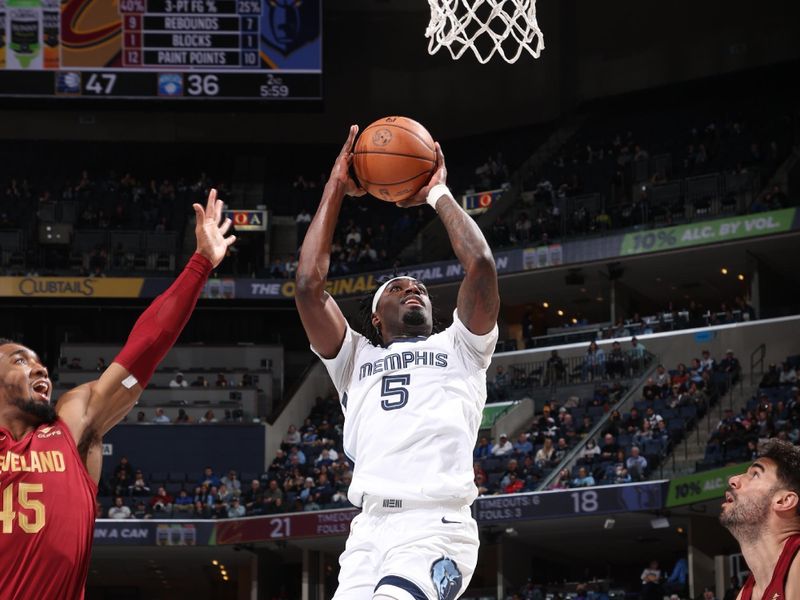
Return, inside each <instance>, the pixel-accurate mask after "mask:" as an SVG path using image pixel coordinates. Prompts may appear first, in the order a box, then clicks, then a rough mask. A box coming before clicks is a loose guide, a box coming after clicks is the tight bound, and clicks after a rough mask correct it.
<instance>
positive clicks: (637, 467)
mask: <svg viewBox="0 0 800 600" xmlns="http://www.w3.org/2000/svg"><path fill="white" fill-rule="evenodd" d="M625 468H626V469H627V470H628V473H630V475H631V479H633V481H642V479H644V473H645V471H646V470H647V459H646V458H645V457H644V456H642V455H641V454H640V451H639V447H638V446H633V447H632V448H631V455H630V456H629V457H628V459H627V460H626V461H625Z"/></svg>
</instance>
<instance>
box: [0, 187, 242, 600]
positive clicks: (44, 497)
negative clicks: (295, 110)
mask: <svg viewBox="0 0 800 600" xmlns="http://www.w3.org/2000/svg"><path fill="white" fill-rule="evenodd" d="M194 210H195V213H196V216H197V225H196V227H195V236H196V238H197V250H196V252H195V253H194V255H193V256H192V258H191V259H190V260H189V263H188V264H187V265H186V268H185V269H184V270H183V272H182V273H181V274H180V275H179V276H178V277H177V279H176V280H175V282H174V283H173V284H172V286H170V288H169V289H168V290H167V291H166V292H164V293H163V294H162V295H161V296H159V297H158V298H156V299H155V300H154V301H153V303H152V304H151V305H150V306H149V307H148V308H147V309H146V310H145V311H144V313H142V315H141V316H140V317H139V319H138V320H137V321H136V324H135V325H134V327H133V329H132V331H131V333H130V336H129V337H128V340H127V342H126V343H125V346H124V347H123V348H122V350H121V351H120V353H119V354H118V355H117V357H116V358H115V359H114V361H113V362H112V364H111V365H110V366H109V367H108V368H107V369H106V370H105V371H104V372H103V374H102V375H100V377H99V378H98V379H97V380H95V381H90V382H88V383H85V384H83V385H79V386H77V387H75V388H73V389H71V390H69V391H68V392H66V393H64V394H63V395H62V396H61V397H60V398H59V399H58V402H57V403H53V402H52V401H51V400H52V381H51V380H50V377H49V376H48V372H47V369H46V368H45V366H44V365H43V364H42V361H41V359H40V358H39V356H37V354H36V353H35V352H34V351H33V350H31V349H30V348H27V347H25V346H23V345H21V344H17V343H15V342H13V341H11V340H7V339H0V549H2V556H3V568H2V569H0V597H2V598H13V599H14V600H51V599H56V598H58V599H68V600H73V599H77V598H83V592H84V586H85V582H86V574H87V571H88V567H89V557H90V552H91V547H92V538H93V532H94V517H95V495H96V493H97V482H98V480H99V478H100V471H101V466H102V465H101V463H102V447H101V446H102V444H101V442H102V438H103V435H104V434H105V433H106V432H107V431H108V430H109V429H111V428H112V427H113V426H114V425H116V424H117V423H118V422H119V421H120V420H122V418H123V417H124V416H125V415H126V414H127V413H128V411H130V410H131V408H133V406H134V404H135V403H136V401H137V400H138V398H139V396H140V395H141V393H142V390H143V389H144V388H145V387H146V386H147V382H148V381H149V380H150V378H151V377H152V375H153V372H154V371H155V368H156V366H157V365H158V363H159V362H160V361H161V359H162V358H163V357H164V355H165V354H166V353H167V352H168V351H169V349H170V348H171V347H172V345H173V344H174V343H175V340H177V338H178V335H179V334H180V332H181V331H182V330H183V327H184V326H185V325H186V322H187V321H188V320H189V316H190V315H191V313H192V311H193V310H194V306H195V304H196V302H197V298H198V297H199V295H200V292H201V291H202V289H203V286H204V285H205V282H206V280H207V278H208V275H209V273H210V272H211V270H212V269H213V268H214V267H216V266H217V265H218V264H219V263H220V262H221V261H222V258H223V257H224V256H225V252H226V250H227V248H228V246H229V245H230V244H231V243H232V242H233V241H234V239H235V238H234V236H229V237H227V238H226V237H225V234H226V232H227V230H228V228H229V227H230V221H229V220H226V221H225V222H223V223H222V224H220V219H221V216H222V201H221V200H217V197H216V191H215V190H212V191H211V193H210V194H209V197H208V202H207V204H206V206H205V208H203V207H202V206H200V205H199V204H195V205H194Z"/></svg>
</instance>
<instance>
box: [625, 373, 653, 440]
mask: <svg viewBox="0 0 800 600" xmlns="http://www.w3.org/2000/svg"><path fill="white" fill-rule="evenodd" d="M648 381H652V379H650V380H648ZM643 421H644V419H642V417H641V416H639V410H638V409H637V408H636V407H634V408H632V409H631V412H630V414H628V416H627V418H626V419H625V420H624V421H623V422H622V429H623V430H624V431H625V432H626V433H628V434H630V435H634V434H635V433H636V432H637V431H639V430H640V429H641V428H642V422H643Z"/></svg>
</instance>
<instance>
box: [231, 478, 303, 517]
mask: <svg viewBox="0 0 800 600" xmlns="http://www.w3.org/2000/svg"><path fill="white" fill-rule="evenodd" d="M312 481H313V479H312ZM263 495H264V494H263V490H262V489H261V482H260V481H259V480H258V479H253V480H252V481H251V482H250V487H249V488H248V489H247V491H245V492H244V493H242V500H243V501H244V506H245V508H246V509H247V510H251V509H252V508H253V507H254V506H255V505H256V504H258V503H259V502H261V498H262V497H263Z"/></svg>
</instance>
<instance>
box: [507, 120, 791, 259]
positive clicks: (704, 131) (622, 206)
mask: <svg viewBox="0 0 800 600" xmlns="http://www.w3.org/2000/svg"><path fill="white" fill-rule="evenodd" d="M698 115H699V116H697V117H696V118H695V119H694V120H692V122H686V121H684V120H683V119H682V117H681V115H680V114H678V113H676V114H674V115H669V114H667V115H666V119H665V118H664V117H665V116H664V115H660V117H659V118H660V120H661V121H663V124H662V127H661V129H660V130H656V131H654V130H653V128H652V127H650V126H648V124H649V123H650V119H649V118H648V116H647V115H645V116H642V115H638V116H632V117H629V118H627V119H625V118H623V119H621V120H618V121H614V119H613V118H612V119H604V118H602V117H601V118H599V119H595V120H594V121H590V122H589V123H588V124H587V125H586V126H585V127H584V128H583V129H582V130H581V131H580V132H578V134H577V135H576V137H575V138H574V139H573V140H572V141H571V142H569V143H568V144H567V145H565V146H564V147H563V148H561V150H560V151H558V152H557V153H556V154H555V156H554V157H553V159H552V160H551V161H550V162H549V164H546V165H544V166H543V167H542V168H540V169H537V170H529V171H527V172H525V173H524V174H523V185H524V187H525V189H527V190H528V191H529V192H530V195H531V201H530V202H529V203H528V205H527V206H526V207H525V208H522V207H520V208H519V209H518V211H517V212H516V214H514V215H512V216H510V217H507V218H506V217H498V219H497V221H496V222H495V225H494V227H493V229H492V238H493V241H494V243H495V244H497V245H498V246H506V245H513V244H521V243H535V244H540V245H545V244H548V243H550V242H551V241H552V240H554V239H560V238H563V237H565V236H574V235H585V234H587V233H602V232H604V231H607V230H609V229H612V228H621V227H622V228H624V227H633V226H645V225H652V224H653V223H654V222H656V220H657V219H659V218H660V217H663V220H662V221H661V222H660V223H659V224H661V225H670V224H672V223H673V220H675V221H676V222H679V221H682V220H685V218H683V217H685V211H682V210H681V209H679V208H678V209H671V208H672V207H668V206H661V205H659V204H658V202H655V201H653V200H652V199H651V198H650V195H651V193H652V187H653V186H658V185H659V184H663V183H666V182H667V181H677V180H681V179H682V178H685V177H692V176H698V175H702V174H707V173H714V172H719V173H723V174H726V175H730V176H731V177H730V178H731V180H738V181H743V180H748V181H750V182H751V183H750V184H749V187H747V189H746V190H745V189H741V190H739V189H724V190H722V189H721V190H719V196H721V197H719V198H718V201H719V202H720V204H721V205H723V206H730V207H733V210H734V211H736V208H735V207H736V206H737V205H739V206H741V212H750V213H755V212H761V211H765V210H775V209H778V208H785V207H786V206H788V205H789V204H790V201H789V198H788V196H787V195H786V193H785V190H782V189H781V188H780V186H771V187H770V188H768V189H766V190H764V191H762V192H760V193H756V194H751V193H750V192H751V191H752V190H753V189H761V187H762V186H763V182H765V181H766V179H767V178H768V176H769V175H770V174H771V173H772V172H774V171H775V169H776V168H777V166H778V165H779V164H780V163H781V161H782V160H783V159H784V158H785V157H786V156H787V155H788V153H789V152H790V151H791V148H792V145H793V139H792V135H793V134H792V133H791V128H790V130H789V131H786V130H785V129H784V127H783V126H782V125H783V123H784V117H783V116H782V114H781V113H780V111H777V113H773V112H770V113H768V114H763V113H759V112H748V111H746V110H745V111H742V113H741V114H738V115H736V114H735V113H734V114H733V115H732V114H730V113H729V114H725V115H718V116H715V115H713V114H708V115H706V116H702V115H704V113H703V111H700V110H698ZM734 115H735V116H734ZM652 118H656V117H652ZM703 119H705V120H703ZM614 127H615V128H616V131H613V129H610V128H614ZM637 130H638V131H637ZM642 132H646V133H642ZM745 191H746V192H747V193H746V194H741V195H742V198H743V203H742V202H738V198H737V197H736V195H737V194H739V193H740V192H745ZM590 194H595V195H596V197H589V196H588V195H590ZM712 195H716V193H714V194H712ZM576 197H582V201H576V202H571V201H570V199H571V198H576ZM675 201H676V203H679V204H680V206H681V207H682V206H683V202H684V201H686V202H693V205H694V209H693V210H694V213H695V214H696V215H697V216H699V217H706V216H707V215H708V214H709V212H710V211H709V208H710V198H709V197H708V196H704V197H701V198H689V197H687V198H685V199H684V198H682V197H681V198H676V199H675ZM509 223H510V224H509Z"/></svg>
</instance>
